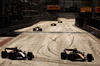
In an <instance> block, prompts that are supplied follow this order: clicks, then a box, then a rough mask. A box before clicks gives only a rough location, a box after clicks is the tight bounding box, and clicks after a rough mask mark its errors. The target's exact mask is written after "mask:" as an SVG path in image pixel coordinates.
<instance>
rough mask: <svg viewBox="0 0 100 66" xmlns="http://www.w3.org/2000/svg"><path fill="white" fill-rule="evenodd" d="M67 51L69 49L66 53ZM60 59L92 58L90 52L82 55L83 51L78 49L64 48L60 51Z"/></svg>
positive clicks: (90, 60) (88, 59) (83, 59)
mask: <svg viewBox="0 0 100 66" xmlns="http://www.w3.org/2000/svg"><path fill="white" fill-rule="evenodd" d="M67 51H70V52H69V54H67ZM61 59H62V60H65V59H68V60H71V61H86V60H87V61H88V62H92V60H94V58H93V56H92V54H87V55H84V52H83V53H82V52H80V51H78V50H77V49H76V48H75V49H65V50H64V52H61Z"/></svg>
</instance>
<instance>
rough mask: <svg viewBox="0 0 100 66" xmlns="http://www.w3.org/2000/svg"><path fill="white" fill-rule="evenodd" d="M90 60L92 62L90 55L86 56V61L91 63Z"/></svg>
mask: <svg viewBox="0 0 100 66" xmlns="http://www.w3.org/2000/svg"><path fill="white" fill-rule="evenodd" d="M92 60H93V56H92V54H87V61H88V62H92Z"/></svg>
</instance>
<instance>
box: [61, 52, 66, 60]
mask: <svg viewBox="0 0 100 66" xmlns="http://www.w3.org/2000/svg"><path fill="white" fill-rule="evenodd" d="M61 59H63V60H65V59H67V53H66V52H62V53H61Z"/></svg>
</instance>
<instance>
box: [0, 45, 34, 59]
mask: <svg viewBox="0 0 100 66" xmlns="http://www.w3.org/2000/svg"><path fill="white" fill-rule="evenodd" d="M1 57H2V58H8V59H11V60H25V59H26V58H28V60H32V58H34V55H33V53H32V52H28V53H27V54H26V53H25V52H23V51H21V50H19V49H18V48H17V47H15V48H5V51H2V52H1Z"/></svg>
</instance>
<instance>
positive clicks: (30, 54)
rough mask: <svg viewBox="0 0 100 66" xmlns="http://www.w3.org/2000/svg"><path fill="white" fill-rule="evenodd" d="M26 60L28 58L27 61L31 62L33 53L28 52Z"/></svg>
mask: <svg viewBox="0 0 100 66" xmlns="http://www.w3.org/2000/svg"><path fill="white" fill-rule="evenodd" d="M27 58H28V60H32V58H34V55H33V53H32V52H28V53H27Z"/></svg>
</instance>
